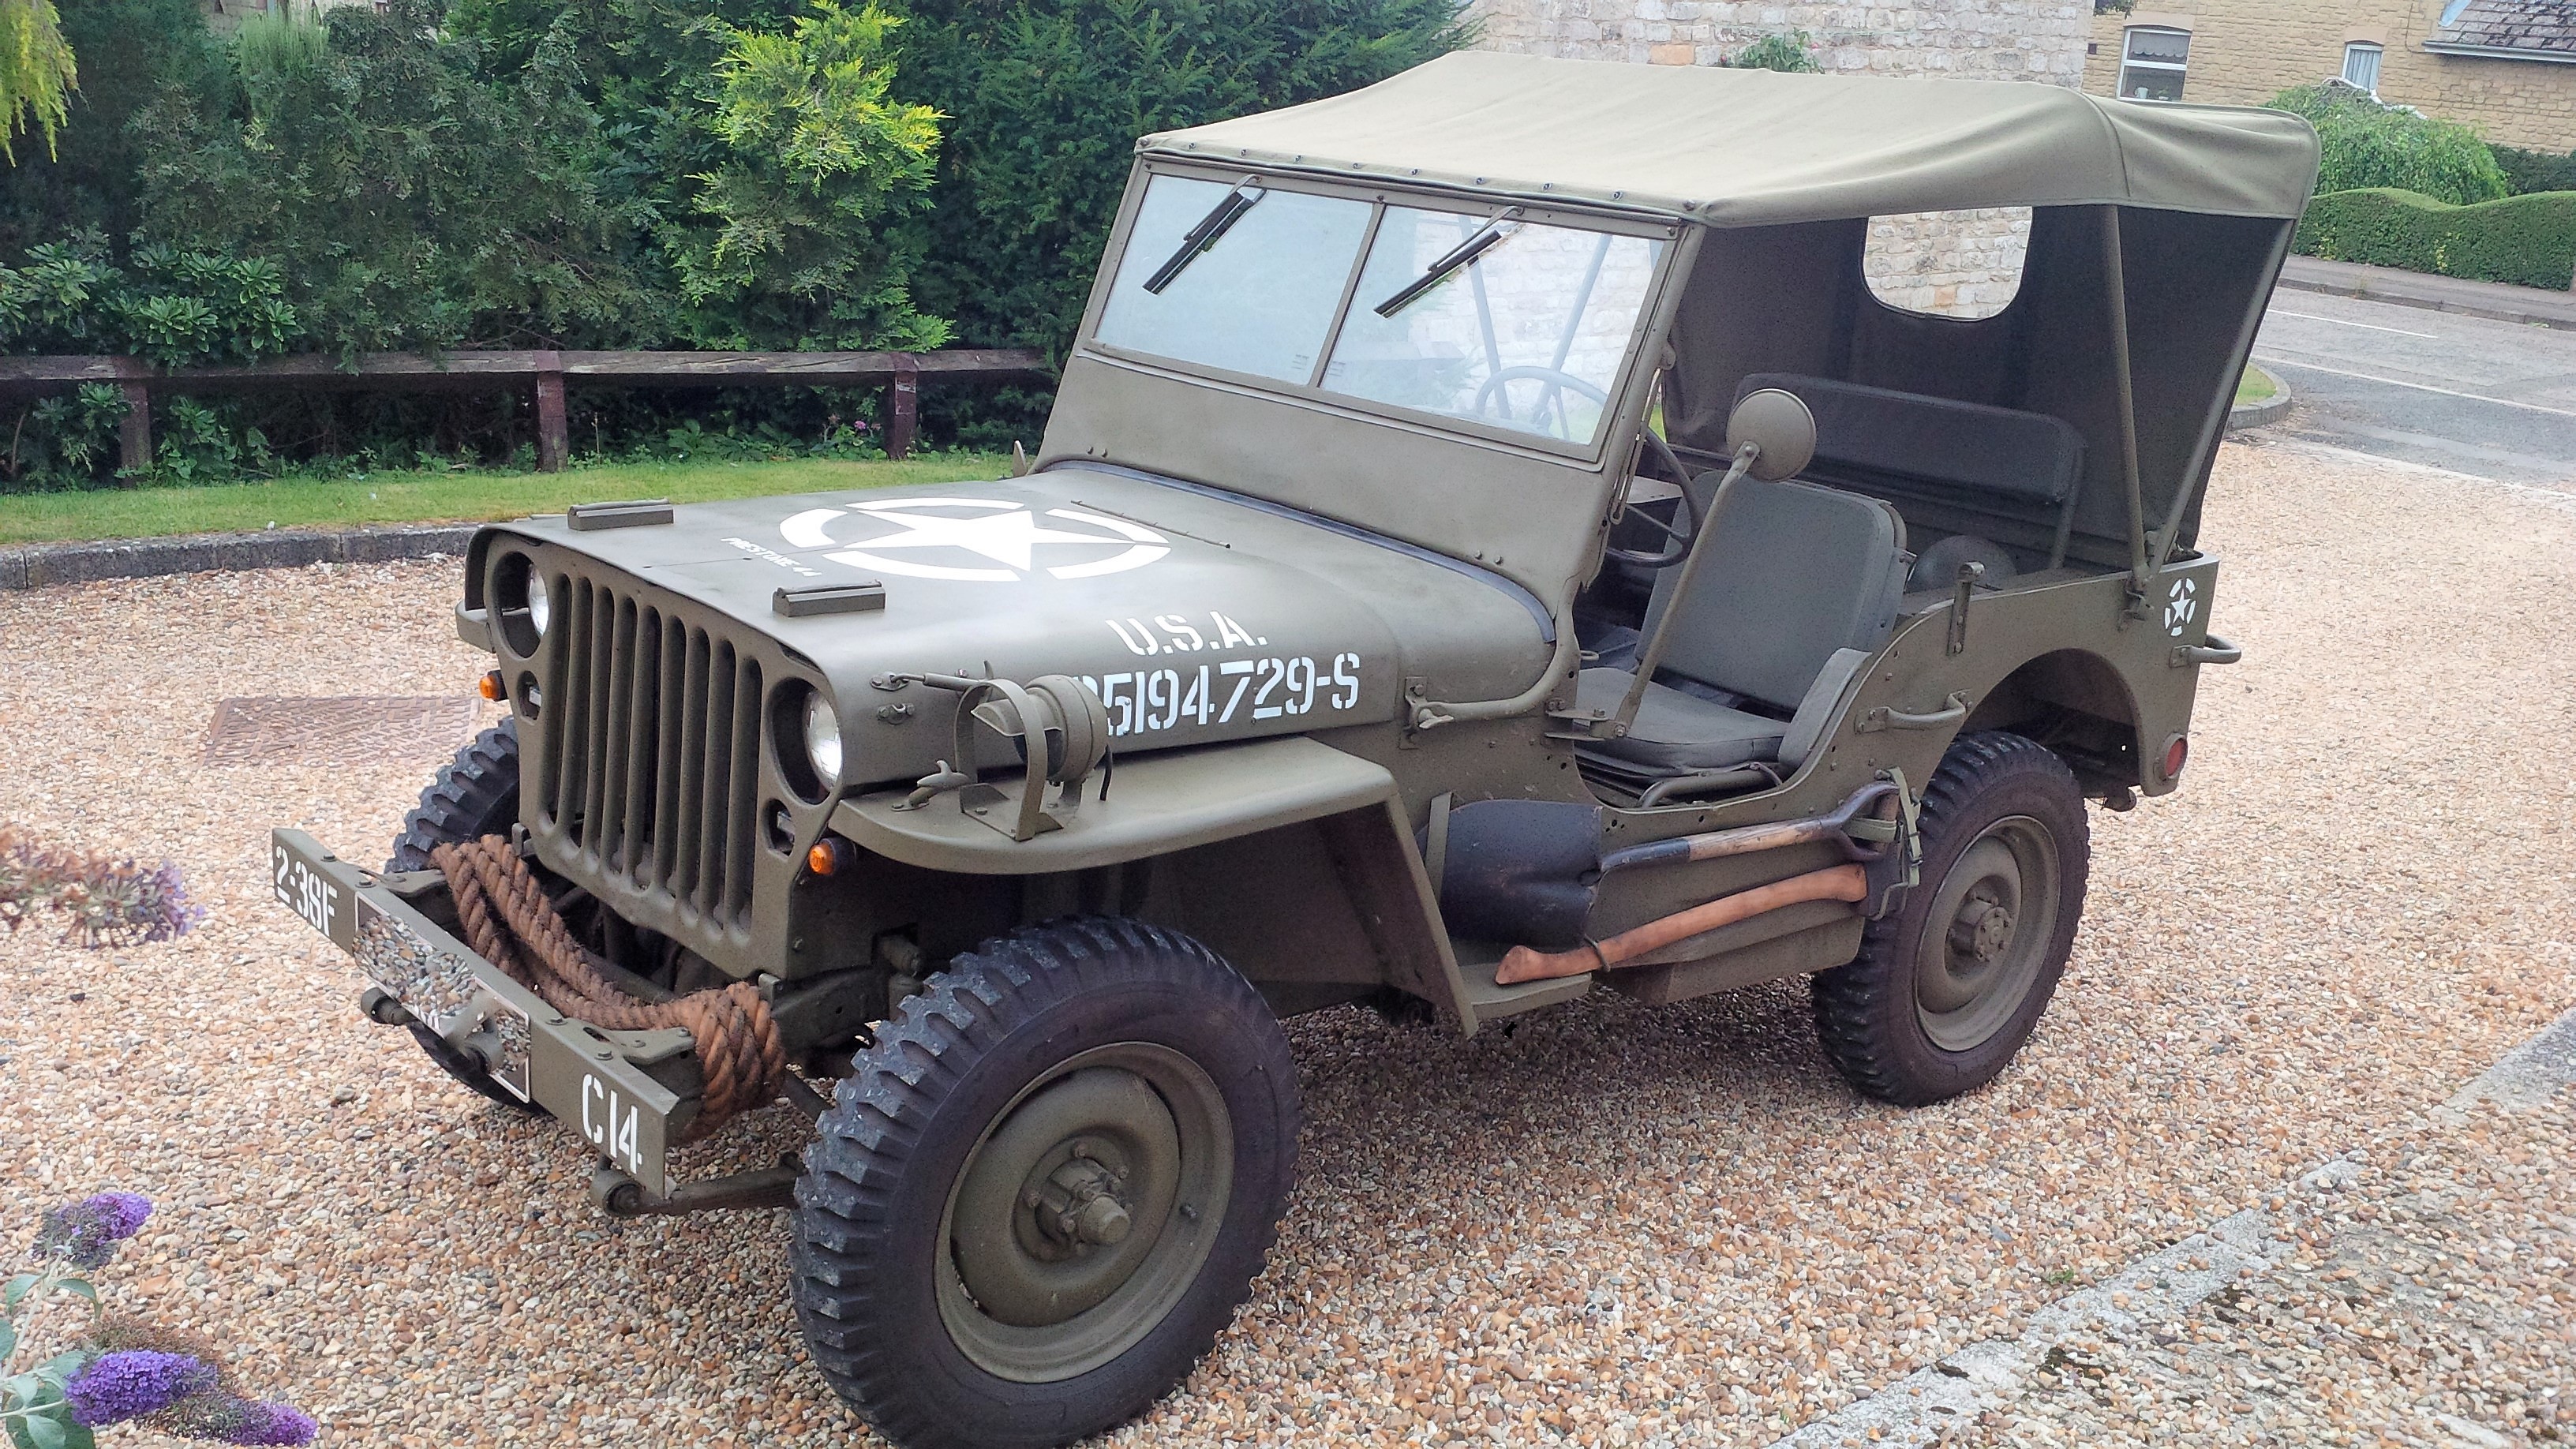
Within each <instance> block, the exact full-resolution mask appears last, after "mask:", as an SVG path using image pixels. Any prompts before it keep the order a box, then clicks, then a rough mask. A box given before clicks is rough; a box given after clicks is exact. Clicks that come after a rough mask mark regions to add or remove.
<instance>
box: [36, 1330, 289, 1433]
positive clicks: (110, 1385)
mask: <svg viewBox="0 0 2576 1449" xmlns="http://www.w3.org/2000/svg"><path fill="white" fill-rule="evenodd" d="M214 1382H215V1370H214V1368H213V1366H212V1365H210V1364H208V1363H206V1362H205V1361H204V1360H202V1359H198V1358H195V1357H193V1356H191V1355H188V1354H184V1353H161V1352H157V1351H155V1350H153V1349H148V1348H136V1349H125V1350H122V1351H120V1352H117V1353H103V1354H100V1355H99V1356H98V1357H97V1358H94V1359H92V1360H90V1361H89V1364H88V1365H87V1366H86V1367H84V1368H83V1369H82V1370H81V1371H80V1372H79V1373H77V1374H74V1375H72V1377H71V1379H70V1380H69V1381H68V1382H66V1383H65V1384H64V1385H63V1397H64V1398H65V1399H66V1400H68V1401H69V1402H70V1404H71V1408H72V1419H73V1421H74V1422H75V1423H79V1424H82V1425H85V1426H87V1427H89V1428H92V1429H95V1428H98V1427H100V1426H101V1425H104V1424H122V1423H124V1422H125V1421H126V1420H128V1419H139V1418H141V1417H143V1416H144V1415H146V1414H157V1413H159V1412H161V1411H162V1410H163V1409H166V1408H168V1407H170V1406H171V1405H172V1404H175V1403H177V1402H179V1401H180V1400H181V1399H184V1398H187V1397H188V1396H189V1395H191V1394H194V1393H196V1392H198V1391H199V1390H201V1389H206V1388H211V1387H213V1385H214ZM298 1442H301V1441H298Z"/></svg>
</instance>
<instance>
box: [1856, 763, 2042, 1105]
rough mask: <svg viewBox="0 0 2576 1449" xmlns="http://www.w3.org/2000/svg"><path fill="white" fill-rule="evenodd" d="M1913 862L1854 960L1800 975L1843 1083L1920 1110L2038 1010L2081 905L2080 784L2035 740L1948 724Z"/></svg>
mask: <svg viewBox="0 0 2576 1449" xmlns="http://www.w3.org/2000/svg"><path fill="white" fill-rule="evenodd" d="M1921 818H1922V838H1923V871H1922V878H1921V883H1920V884H1918V885H1917V886H1916V887H1915V888H1914V889H1912V890H1910V891H1907V892H1906V893H1905V896H1904V898H1903V900H1902V902H1901V903H1900V904H1899V906H1898V908H1897V909H1896V910H1894V911H1891V912H1889V913H1888V915H1887V916H1886V917H1884V918H1883V919H1880V920H1876V921H1872V922H1870V924H1869V928H1868V930H1867V932H1866V934H1864V935H1863V936H1862V938H1861V948H1860V956H1859V957H1858V959H1856V960H1854V961H1853V962H1852V963H1851V964H1849V965H1847V966H1840V967H1836V968H1835V969H1833V970H1830V971H1824V972H1820V973H1818V974H1817V975H1815V976H1814V977H1812V978H1810V980H1811V982H1812V984H1813V991H1814V996H1815V1008H1816V1034H1817V1035H1818V1037H1820V1038H1821V1039H1822V1040H1823V1042H1824V1047H1825V1054H1826V1055H1827V1056H1829V1057H1831V1058H1832V1059H1833V1063H1834V1065H1835V1067H1836V1068H1838V1069H1840V1071H1841V1072H1842V1074H1843V1076H1844V1077H1845V1078H1846V1079H1848V1080H1849V1081H1850V1082H1851V1084H1852V1085H1853V1086H1854V1087H1857V1088H1859V1089H1860V1090H1861V1091H1862V1092H1864V1093H1867V1094H1868V1095H1870V1096H1872V1097H1877V1098H1879V1099H1881V1100H1882V1101H1888V1102H1894V1103H1896V1104H1898V1105H1899V1106H1905V1107H1920V1106H1924V1105H1926V1104H1928V1103H1932V1102H1938V1101H1942V1100H1944V1099H1945V1098H1949V1097H1955V1096H1958V1095H1959V1094H1960V1093H1962V1092H1968V1091H1972V1090H1974V1089H1976V1088H1978V1087H1981V1086H1984V1085H1985V1084H1986V1083H1988V1082H1990V1081H1992V1080H1994V1078H1995V1076H1996V1074H1997V1073H2000V1072H2001V1071H2002V1070H2003V1069H2004V1066H2005V1064H2006V1063H2008V1062H2010V1061H2011V1060H2012V1058H2013V1054H2014V1053H2015V1052H2018V1051H2020V1050H2021V1045H2022V1043H2023V1042H2024V1041H2027V1040H2028V1039H2029V1038H2030V1033H2031V1029H2032V1028H2033V1027H2034V1026H2035V1025H2037V1024H2038V1022H2039V1016H2040V1013H2041V1012H2042V1011H2045V1010H2046V1009H2047V1008H2048V999H2049V996H2050V995H2051V994H2052V993H2053V992H2055V991H2056V989H2057V981H2058V978H2059V977H2060V976H2061V975H2063V974H2064V973H2065V970H2066V957H2067V952H2068V951H2069V950H2070V949H2071V948H2072V947H2073V946H2074V944H2075V926H2076V921H2077V919H2078V918H2079V917H2081V916H2082V914H2083V912H2084V885H2085V877H2086V873H2087V868H2088V864H2089V862H2090V859H2091V854H2092V831H2091V826H2090V823H2089V822H2088V821H2087V819H2086V817H2085V813H2084V795H2083V792H2082V790H2081V789H2079V788H2078V787H2077V785H2076V783H2075V776H2074V774H2073V772H2071V771H2069V770H2068V769H2067V768H2066V763H2065V761H2063V760H2060V759H2059V758H2058V757H2057V755H2056V754H2055V753H2054V752H2052V751H2050V750H2049V749H2048V748H2047V747H2045V746H2043V745H2041V744H2039V743H2037V742H2036V741H2033V740H2029V739H2025V738H2023V737H2022V736H2020V735H2016V734H2008V733H2004V732H2002V731H1990V732H1980V733H1978V734H1973V735H1962V736H1961V737H1960V738H1959V739H1958V740H1957V741H1956V742H1955V743H1953V744H1952V745H1951V746H1950V749H1949V752H1948V753H1947V754H1945V755H1943V756H1942V758H1941V765H1940V768H1939V769H1937V770H1935V771H1934V772H1933V774H1932V779H1931V781H1930V783H1928V784H1927V785H1926V786H1925V787H1924V790H1923V809H1922V817H1921Z"/></svg>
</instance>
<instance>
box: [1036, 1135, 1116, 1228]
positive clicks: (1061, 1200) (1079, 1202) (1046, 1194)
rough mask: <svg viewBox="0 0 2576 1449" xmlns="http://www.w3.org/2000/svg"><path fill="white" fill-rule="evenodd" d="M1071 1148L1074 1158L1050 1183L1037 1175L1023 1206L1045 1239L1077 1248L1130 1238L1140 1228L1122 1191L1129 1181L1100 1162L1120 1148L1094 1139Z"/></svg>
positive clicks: (1052, 1175)
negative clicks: (1109, 1146)
mask: <svg viewBox="0 0 2576 1449" xmlns="http://www.w3.org/2000/svg"><path fill="white" fill-rule="evenodd" d="M1068 1146H1069V1147H1070V1150H1071V1151H1072V1153H1073V1156H1072V1157H1071V1158H1070V1159H1069V1160H1068V1161H1066V1163H1065V1164H1064V1165H1063V1166H1062V1167H1059V1168H1057V1169H1056V1170H1055V1171H1053V1172H1050V1173H1048V1174H1047V1175H1046V1180H1045V1181H1043V1182H1040V1181H1037V1180H1036V1179H1035V1178H1034V1177H1032V1179H1031V1181H1030V1182H1029V1185H1028V1186H1027V1187H1025V1188H1023V1189H1022V1190H1021V1192H1020V1206H1021V1207H1022V1208H1024V1209H1026V1210H1027V1211H1028V1212H1029V1214H1030V1215H1031V1218H1032V1220H1033V1223H1034V1225H1035V1226H1036V1228H1037V1230H1038V1232H1039V1234H1040V1235H1041V1236H1042V1237H1044V1238H1046V1239H1047V1240H1048V1241H1049V1242H1051V1243H1054V1244H1056V1245H1058V1246H1061V1247H1064V1248H1068V1249H1071V1250H1072V1251H1073V1252H1076V1253H1079V1252H1081V1251H1082V1250H1083V1249H1085V1248H1092V1247H1101V1246H1106V1245H1110V1244H1115V1243H1123V1242H1125V1241H1126V1240H1127V1234H1128V1233H1129V1232H1130V1231H1131V1230H1132V1229H1133V1228H1134V1227H1135V1219H1134V1217H1133V1216H1132V1215H1131V1214H1130V1212H1129V1210H1128V1202H1127V1199H1126V1198H1125V1197H1124V1196H1122V1195H1121V1194H1122V1192H1123V1190H1124V1189H1125V1187H1126V1185H1127V1184H1126V1180H1125V1179H1124V1178H1121V1177H1120V1176H1119V1175H1118V1174H1117V1173H1116V1172H1115V1171H1114V1170H1112V1169H1111V1168H1109V1167H1108V1166H1107V1165H1105V1164H1103V1163H1102V1162H1101V1161H1100V1158H1101V1157H1107V1156H1114V1155H1115V1153H1114V1151H1113V1150H1112V1149H1109V1148H1106V1147H1104V1146H1102V1145H1101V1144H1099V1143H1096V1142H1094V1141H1092V1140H1091V1139H1090V1138H1088V1137H1078V1138H1076V1139H1074V1140H1073V1142H1071V1143H1070V1144H1068Z"/></svg>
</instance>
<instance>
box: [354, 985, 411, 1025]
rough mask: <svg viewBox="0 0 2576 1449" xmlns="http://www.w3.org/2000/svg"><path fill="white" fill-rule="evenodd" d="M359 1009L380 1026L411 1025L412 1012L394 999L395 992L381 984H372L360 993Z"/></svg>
mask: <svg viewBox="0 0 2576 1449" xmlns="http://www.w3.org/2000/svg"><path fill="white" fill-rule="evenodd" d="M358 1010H359V1011H361V1012H363V1013H365V1015H366V1018H367V1020H369V1021H372V1022H374V1023H376V1024H377V1025H378V1026H409V1025H411V1024H412V1020H413V1017H412V1014H411V1013H410V1012H408V1011H405V1010H403V1004H402V1003H401V1002H399V1001H396V1000H394V994H393V993H392V992H390V991H387V990H386V989H384V988H383V987H381V986H370V987H368V988H367V989H366V990H364V991H361V992H359V993H358Z"/></svg>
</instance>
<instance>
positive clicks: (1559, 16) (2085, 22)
mask: <svg viewBox="0 0 2576 1449" xmlns="http://www.w3.org/2000/svg"><path fill="white" fill-rule="evenodd" d="M1468 14H1469V15H1470V16H1472V17H1473V18H1474V19H1475V20H1476V21H1477V22H1478V23H1479V24H1480V25H1481V27H1482V36H1483V39H1482V41H1481V42H1480V43H1481V44H1482V45H1483V46H1484V47H1485V48H1486V49H1488V50H1504V51H1515V52H1521V53H1525V54H1535V55H1561V56H1569V57H1573V58H1576V59H1584V60H1623V61H1630V62H1634V63H1639V64H1646V65H1717V64H1720V63H1722V62H1723V61H1725V60H1727V59H1730V58H1732V57H1733V56H1734V54H1735V53H1736V52H1737V51H1738V50H1741V49H1742V48H1743V47H1745V46H1746V45H1749V44H1751V43H1752V42H1754V41H1756V40H1759V39H1761V38H1762V37H1763V36H1766V35H1777V34H1780V33H1782V32H1786V31H1793V30H1803V31H1805V32H1806V33H1807V36H1808V41H1809V44H1810V45H1811V46H1812V47H1813V48H1814V51H1815V54H1816V59H1817V61H1818V62H1819V63H1820V64H1822V65H1823V66H1824V67H1825V68H1826V69H1827V70H1829V71H1833V72H1836V73H1839V74H1846V75H1879V76H1946V77H1953V78H1957V79H1962V80H2008V81H2039V82H2043V83H2046V84H2052V85H2063V86H2073V85H2076V84H2078V83H2079V82H2080V81H2081V80H2082V79H2083V76H2084V59H2085V58H2084V42H2085V36H2086V34H2087V33H2088V27H2089V25H2090V16H2091V10H2090V7H2089V5H2088V3H2087V0H1918V3H1915V4H1910V5H1904V4H1896V5H1890V4H1876V5H1868V4H1861V5H1850V4H1823V3H1811V0H1810V3H1796V0H1793V3H1778V0H1474V3H1473V4H1471V5H1470V6H1468ZM2029 241H2030V212H2029V209H2028V208H2007V209H2001V210H1992V211H1976V212H1944V213H1938V214H1934V215H1924V216H1883V217H1879V218H1876V219H1875V220H1874V221H1873V222H1872V223H1871V226H1870V242H1869V250H1868V251H1867V252H1866V253H1865V254H1864V256H1863V268H1862V269H1863V271H1864V272H1866V273H1867V275H1868V277H1869V282H1870V289H1871V290H1872V291H1873V292H1875V293H1877V294H1878V296H1879V297H1880V298H1881V299H1883V300H1885V301H1887V302H1889V303H1891V304H1893V305H1896V306H1900V307H1908V308H1911V309H1913V310H1915V311H1920V312H1938V313H1941V314H1944V315H1947V316H1957V317H1983V316H1990V315H1992V314H1993V313H1995V312H1998V311H2000V310H2002V308H2003V305H2004V303H2006V302H2008V301H2010V300H2012V295H2013V293H2014V291H2015V290H2016V289H2018V287H2019V286H2020V280H2021V263H2022V254H2023V252H2024V250H2025V249H2026V248H2027V247H2028V245H2029Z"/></svg>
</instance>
